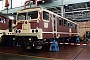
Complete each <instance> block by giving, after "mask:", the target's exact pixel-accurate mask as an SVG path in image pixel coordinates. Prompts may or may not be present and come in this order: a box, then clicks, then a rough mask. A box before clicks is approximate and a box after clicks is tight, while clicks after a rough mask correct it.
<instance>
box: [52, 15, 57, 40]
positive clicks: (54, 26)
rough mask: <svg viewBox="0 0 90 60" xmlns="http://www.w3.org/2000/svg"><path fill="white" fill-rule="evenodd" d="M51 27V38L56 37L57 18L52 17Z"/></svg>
mask: <svg viewBox="0 0 90 60" xmlns="http://www.w3.org/2000/svg"><path fill="white" fill-rule="evenodd" d="M52 26H53V28H52V29H53V37H55V38H56V37H57V17H56V16H55V15H53V16H52Z"/></svg>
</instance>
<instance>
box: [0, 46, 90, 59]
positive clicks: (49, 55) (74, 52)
mask: <svg viewBox="0 0 90 60" xmlns="http://www.w3.org/2000/svg"><path fill="white" fill-rule="evenodd" d="M89 51H90V46H76V45H59V51H56V52H51V51H49V47H47V46H45V47H44V48H42V49H41V50H35V49H32V50H25V49H21V48H20V47H0V60H7V59H8V60H12V59H13V60H17V59H19V60H89V59H90V52H89Z"/></svg>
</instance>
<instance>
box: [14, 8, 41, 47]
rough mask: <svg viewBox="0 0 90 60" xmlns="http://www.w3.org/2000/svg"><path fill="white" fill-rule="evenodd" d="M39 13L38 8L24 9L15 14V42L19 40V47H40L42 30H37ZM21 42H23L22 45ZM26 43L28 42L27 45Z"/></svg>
mask: <svg viewBox="0 0 90 60" xmlns="http://www.w3.org/2000/svg"><path fill="white" fill-rule="evenodd" d="M39 13H40V8H39V7H37V8H30V9H25V10H21V11H18V12H17V16H16V30H15V34H16V40H18V39H19V41H20V42H19V43H20V45H25V46H26V45H27V46H36V45H39V47H40V45H42V41H41V39H42V34H41V32H42V29H40V28H39V23H38V22H39V20H40V16H39ZM25 40H26V41H25ZM21 41H23V43H22V42H21ZM27 41H29V42H28V43H27ZM24 42H26V43H24ZM30 48H31V47H30Z"/></svg>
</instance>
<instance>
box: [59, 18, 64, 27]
mask: <svg viewBox="0 0 90 60" xmlns="http://www.w3.org/2000/svg"><path fill="white" fill-rule="evenodd" d="M59 25H62V26H63V19H62V18H59Z"/></svg>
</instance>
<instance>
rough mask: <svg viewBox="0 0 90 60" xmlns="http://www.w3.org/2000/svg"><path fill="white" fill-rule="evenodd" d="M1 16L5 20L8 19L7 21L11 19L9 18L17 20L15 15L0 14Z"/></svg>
mask: <svg viewBox="0 0 90 60" xmlns="http://www.w3.org/2000/svg"><path fill="white" fill-rule="evenodd" d="M0 16H1V17H3V18H7V19H10V18H9V17H13V18H14V19H13V20H16V15H13V14H3V13H0Z"/></svg>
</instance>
